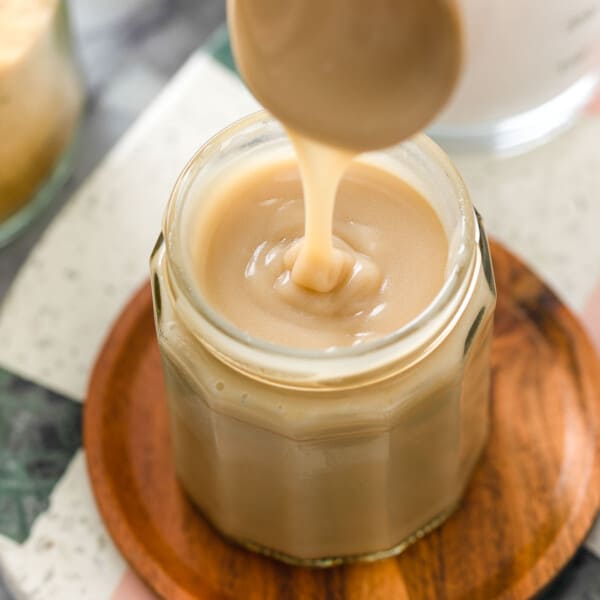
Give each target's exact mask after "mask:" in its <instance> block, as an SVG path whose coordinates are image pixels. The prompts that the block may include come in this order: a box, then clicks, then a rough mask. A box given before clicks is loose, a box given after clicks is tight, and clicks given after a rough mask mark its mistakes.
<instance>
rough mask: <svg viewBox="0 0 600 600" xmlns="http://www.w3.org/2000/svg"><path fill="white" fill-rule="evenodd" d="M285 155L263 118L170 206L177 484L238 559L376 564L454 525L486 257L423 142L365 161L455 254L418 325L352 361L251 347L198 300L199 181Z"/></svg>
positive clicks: (484, 398) (160, 273)
mask: <svg viewBox="0 0 600 600" xmlns="http://www.w3.org/2000/svg"><path fill="white" fill-rule="evenodd" d="M292 156H293V149H292V147H291V144H290V142H289V140H288V139H287V137H286V136H285V134H284V132H283V130H282V128H281V126H280V125H279V124H278V123H277V122H275V121H274V120H272V119H271V118H270V117H268V116H267V115H266V114H265V113H258V114H257V115H253V116H250V117H248V118H246V119H244V120H242V121H240V122H238V123H236V124H234V125H232V126H230V127H229V128H227V129H226V130H224V131H223V132H222V133H220V134H218V135H217V136H215V137H214V138H213V139H211V140H210V141H209V142H208V143H207V144H206V145H205V146H204V147H203V148H202V149H201V150H200V151H199V152H198V153H197V154H196V155H195V156H194V158H193V159H192V160H191V161H190V163H189V164H188V165H187V167H186V168H185V170H184V172H183V174H182V175H181V177H180V178H179V180H178V182H177V184H176V186H175V189H174V191H173V194H172V196H171V199H170V201H169V205H168V208H167V212H166V216H165V220H164V224H163V233H162V234H161V236H160V237H159V240H158V243H157V245H156V248H155V250H154V252H153V254H152V258H151V272H152V284H153V301H154V310H155V320H156V329H157V334H158V340H159V345H160V350H161V355H162V359H163V365H164V372H165V378H166V385H167V395H168V404H169V414H170V421H171V433H172V443H173V452H174V461H175V467H176V472H177V475H178V477H179V479H180V481H181V483H182V485H183V487H184V488H185V489H186V491H187V492H188V494H189V496H190V497H191V499H192V500H193V501H194V502H195V503H196V504H197V505H198V507H199V508H200V509H201V510H202V512H203V513H204V514H205V515H206V516H207V518H208V519H209V520H210V521H211V522H212V523H213V524H214V525H215V526H216V527H217V528H218V529H219V530H220V531H221V532H222V533H224V534H225V535H227V536H228V537H230V538H232V539H234V540H236V541H237V542H239V543H241V544H243V545H246V546H247V547H250V548H252V549H257V550H260V551H263V552H266V553H268V554H271V555H274V556H276V557H278V558H281V559H284V560H288V561H290V562H295V563H301V564H320V565H328V564H333V563H335V562H338V561H341V560H347V559H353V558H359V557H371V558H372V557H379V556H385V555H387V554H392V553H396V552H399V551H401V550H402V549H403V548H404V547H406V545H408V544H409V543H410V542H411V541H413V540H414V539H415V538H416V536H418V535H420V534H422V533H423V532H425V531H427V530H429V529H431V528H432V527H434V526H436V525H437V524H439V523H440V522H441V521H443V519H444V518H445V517H447V516H448V515H449V514H450V513H451V511H452V510H453V509H454V507H456V505H457V504H458V502H459V500H460V498H461V495H462V494H463V491H464V489H465V486H466V484H467V482H468V479H469V476H470V474H471V472H472V469H473V468H474V465H475V464H476V461H477V459H478V457H479V456H480V454H481V451H482V449H483V447H484V444H485V441H486V438H487V433H488V401H489V376H490V357H489V354H490V343H491V333H492V316H493V309H494V306H495V288H494V281H493V275H492V270H491V263H490V259H489V253H488V248H487V242H486V239H485V236H484V233H483V229H482V228H481V225H480V223H479V222H478V219H477V217H476V213H475V211H474V209H473V207H472V205H471V202H470V200H469V197H468V194H467V191H466V190H465V188H464V185H463V183H462V181H461V179H460V177H459V176H458V174H457V172H456V171H455V169H454V167H453V166H452V165H451V163H450V162H449V160H448V158H447V157H446V156H445V155H444V154H443V152H442V151H441V150H440V149H439V148H438V147H437V146H436V145H435V144H434V143H433V142H431V141H430V140H429V139H428V138H426V137H424V136H418V137H417V138H415V139H413V140H411V141H408V142H406V143H404V144H402V145H400V146H397V147H394V148H391V149H387V150H385V151H381V152H374V153H369V154H365V155H362V156H361V157H360V160H362V161H365V162H370V163H373V164H376V165H379V166H381V167H382V168H385V169H387V170H389V171H392V172H395V173H397V174H398V175H399V176H400V177H402V178H403V179H405V180H407V181H408V182H409V183H411V184H412V185H413V186H414V187H416V188H417V189H418V190H419V191H421V193H422V194H423V195H424V197H425V198H426V199H427V200H428V201H429V202H430V203H431V205H432V206H433V208H434V209H435V210H436V212H437V214H438V215H439V216H440V220H441V222H442V224H443V226H444V228H445V230H446V233H447V235H448V239H449V241H450V252H449V260H448V265H447V272H446V280H445V284H444V287H443V289H442V290H441V291H440V293H439V294H438V296H437V297H436V298H435V300H434V301H433V302H432V304H431V305H430V306H429V307H428V308H427V309H426V310H425V311H424V312H423V313H422V314H421V315H420V316H419V317H417V318H416V319H415V320H414V321H412V322H411V323H409V324H407V325H406V326H404V327H403V328H402V329H400V330H398V331H395V332H393V333H392V334H390V335H389V336H387V337H384V338H381V339H379V340H376V341H374V342H370V343H366V344H364V345H362V346H357V347H353V348H339V349H336V350H335V351H308V350H297V349H293V348H288V347H282V346H276V345H274V344H270V343H267V342H264V341H261V340H257V339H255V338H252V337H251V336H249V335H248V334H246V333H244V332H243V331H240V330H238V329H236V328H235V327H234V326H233V325H231V324H230V323H228V322H227V321H225V320H224V319H223V318H222V317H221V316H220V315H219V314H218V313H216V312H215V311H214V310H213V309H212V308H211V307H210V306H209V305H208V304H207V303H206V302H205V301H204V299H203V297H202V294H201V291H200V290H199V289H198V288H197V286H196V284H195V282H194V276H193V268H192V265H191V254H192V252H191V248H190V244H191V241H190V240H191V233H192V231H193V224H194V222H195V219H197V218H198V216H199V214H200V211H202V208H203V198H204V197H205V195H204V194H203V190H204V191H206V190H207V189H208V188H209V186H210V185H211V182H214V181H217V180H218V178H221V177H227V175H228V173H230V172H231V171H230V170H234V169H235V168H236V165H241V164H245V165H247V164H248V163H249V161H258V162H259V163H260V162H262V161H270V160H274V159H281V158H283V159H286V158H290V157H292ZM241 301H243V299H242V300H241Z"/></svg>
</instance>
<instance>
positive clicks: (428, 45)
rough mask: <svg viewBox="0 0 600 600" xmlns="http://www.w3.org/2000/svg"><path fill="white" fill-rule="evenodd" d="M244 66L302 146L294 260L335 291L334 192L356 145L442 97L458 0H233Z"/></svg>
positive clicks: (456, 31) (425, 117) (296, 273)
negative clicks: (301, 226)
mask: <svg viewBox="0 0 600 600" xmlns="http://www.w3.org/2000/svg"><path fill="white" fill-rule="evenodd" d="M227 10H228V23H229V29H230V33H231V39H232V44H233V50H234V54H235V58H236V64H237V66H238V68H239V70H240V72H241V74H242V76H243V78H244V80H245V81H246V83H247V85H248V87H249V88H250V90H251V91H252V92H253V93H254V95H255V96H256V97H257V98H258V100H259V101H260V102H261V103H262V104H263V105H264V106H265V107H266V108H267V110H269V111H270V112H271V113H272V114H273V115H274V116H275V117H276V118H277V119H279V120H280V121H281V122H282V123H283V124H284V126H285V127H286V129H287V131H288V134H289V135H290V138H291V139H292V142H293V144H294V146H295V148H296V153H297V157H298V161H299V165H300V172H301V175H302V183H303V188H304V205H305V236H304V239H303V240H302V241H301V242H300V243H299V244H298V245H296V246H295V247H294V248H292V249H290V250H289V251H288V253H287V255H286V260H285V266H286V267H288V268H290V269H291V274H292V278H293V280H294V282H295V283H296V284H297V285H298V286H302V287H304V288H307V289H310V290H313V291H316V292H320V293H327V292H331V291H333V290H334V289H335V288H336V287H337V286H339V285H340V284H341V283H342V282H343V281H344V279H345V277H346V275H347V273H348V272H349V271H350V270H351V269H352V265H353V261H354V258H353V255H352V253H349V252H347V251H345V250H343V249H340V248H336V247H335V245H334V244H333V239H332V215H333V210H334V203H335V193H336V189H337V187H338V184H339V181H340V179H341V177H342V175H343V172H344V170H345V169H346V168H347V166H348V165H349V164H350V162H351V161H352V159H353V157H354V156H356V154H358V152H361V151H365V150H373V149H378V148H383V147H386V146H390V145H392V144H395V143H398V142H400V141H401V140H403V139H405V138H407V137H409V136H411V135H413V134H414V133H416V132H417V131H419V130H420V129H422V128H423V127H424V126H425V125H426V124H427V123H428V122H429V121H430V120H431V119H432V117H433V116H434V115H435V114H436V113H437V112H438V111H439V110H440V108H441V107H442V106H443V105H444V103H445V102H446V100H447V99H448V97H449V96H450V93H451V91H452V89H453V87H454V85H455V83H456V80H457V77H458V73H459V68H460V63H461V33H460V25H459V20H458V16H457V9H456V6H455V4H454V2H453V1H452V0H370V1H369V2H365V0H319V2H312V1H308V0H286V1H285V2H282V1H281V0H252V1H249V0H228V3H227Z"/></svg>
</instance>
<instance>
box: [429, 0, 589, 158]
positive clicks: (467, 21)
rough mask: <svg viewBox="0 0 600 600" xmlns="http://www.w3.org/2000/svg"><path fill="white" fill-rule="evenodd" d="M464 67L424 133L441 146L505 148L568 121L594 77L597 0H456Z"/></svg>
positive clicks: (542, 136)
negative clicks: (461, 23)
mask: <svg viewBox="0 0 600 600" xmlns="http://www.w3.org/2000/svg"><path fill="white" fill-rule="evenodd" d="M458 3H459V5H460V7H461V10H462V13H463V18H464V28H465V40H466V44H465V65H464V70H463V74H462V77H461V80H460V82H459V84H458V87H457V90H456V91H455V93H454V95H453V97H452V99H451V100H450V102H449V104H448V106H447V108H446V109H445V110H444V112H443V113H442V114H441V115H440V117H439V118H438V119H437V121H436V122H435V123H434V125H433V127H432V128H431V130H430V133H431V134H432V135H433V136H434V137H435V138H436V139H437V140H438V141H440V142H441V143H442V144H444V145H445V146H446V147H447V148H449V149H459V150H460V149H466V150H493V151H501V152H502V151H512V150H520V149H525V148H528V147H530V146H532V145H535V144H538V143H541V142H543V141H545V140H547V139H548V138H549V137H551V136H552V135H553V134H555V133H557V132H559V131H561V130H562V129H564V128H565V127H567V126H568V125H569V124H570V123H572V122H573V120H574V119H575V117H576V116H577V115H578V114H579V113H580V112H581V110H582V109H583V108H584V107H585V105H586V104H587V103H588V102H589V101H590V99H591V98H592V96H593V95H594V93H595V91H596V88H597V87H598V82H599V80H600V0H458Z"/></svg>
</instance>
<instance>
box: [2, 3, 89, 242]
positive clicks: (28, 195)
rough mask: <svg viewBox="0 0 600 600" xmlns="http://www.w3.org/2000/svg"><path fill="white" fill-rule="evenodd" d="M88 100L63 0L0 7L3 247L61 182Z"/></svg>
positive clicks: (51, 195) (32, 217)
mask: <svg viewBox="0 0 600 600" xmlns="http://www.w3.org/2000/svg"><path fill="white" fill-rule="evenodd" d="M83 101H84V88H83V83H82V80H81V77H80V72H79V69H78V66H77V64H76V60H75V57H74V53H73V47H72V43H71V37H70V30H69V21H68V15H67V5H66V2H65V1H64V0H45V1H43V2H41V1H40V0H4V2H0V246H3V245H5V244H7V243H8V242H10V241H11V240H12V239H13V238H14V237H15V236H16V235H17V234H18V233H19V232H21V231H22V230H23V228H24V227H26V226H27V225H28V224H29V222H30V221H31V220H32V219H34V218H35V217H36V216H37V215H38V214H39V213H40V212H41V211H42V210H43V208H45V207H46V206H47V205H48V203H49V201H50V200H51V199H52V197H53V196H54V193H55V192H56V189H57V187H58V186H59V185H60V184H62V183H63V182H64V180H65V178H66V175H67V174H68V172H69V165H70V162H71V156H72V153H73V140H74V137H75V132H76V129H77V125H78V123H79V118H80V114H81V110H82V106H83Z"/></svg>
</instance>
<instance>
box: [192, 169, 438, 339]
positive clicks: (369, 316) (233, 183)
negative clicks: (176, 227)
mask: <svg viewBox="0 0 600 600" xmlns="http://www.w3.org/2000/svg"><path fill="white" fill-rule="evenodd" d="M332 198H333V195H332ZM203 204H204V206H205V207H206V208H205V209H204V210H203V212H202V215H201V216H199V219H198V221H199V227H198V230H197V232H196V236H195V237H194V238H193V240H192V245H191V250H192V253H193V254H194V261H195V265H196V272H197V276H198V282H199V285H200V288H201V289H202V290H203V294H204V296H205V297H206V299H207V300H208V301H209V302H210V303H211V304H212V305H213V306H214V307H215V308H216V309H217V310H218V312H219V313H221V314H222V315H223V316H224V317H226V318H227V319H228V320H229V321H231V322H232V323H233V324H235V325H236V326H237V327H239V328H240V329H242V330H243V331H247V332H249V333H250V334H252V335H253V336H255V337H258V338H262V339H265V340H268V341H271V342H275V343H278V344H284V345H288V346H294V347H302V348H328V347H333V346H347V345H355V344H360V343H362V342H365V341H369V340H372V339H373V338H376V337H379V336H382V335H385V334H386V333H389V332H390V331H394V330H396V329H398V328H400V327H402V325H404V324H405V323H407V322H408V321H410V320H411V319H413V318H414V317H416V316H417V315H418V314H419V313H421V312H422V311H423V310H424V309H425V308H426V306H427V305H428V304H429V303H430V302H431V300H432V299H433V297H434V296H435V294H436V293H437V292H438V291H439V289H440V288H441V286H442V283H443V280H444V270H445V266H446V260H447V249H448V242H447V238H446V234H445V232H444V230H443V228H442V225H441V223H440V221H439V219H438V217H437V215H436V214H435V212H434V211H433V209H432V208H431V207H430V205H429V204H428V203H427V201H426V200H425V199H424V198H423V197H421V196H420V195H419V193H418V192H416V191H415V190H414V189H413V188H411V187H410V186H409V185H408V184H406V183H405V182H403V181H402V180H401V179H399V178H398V177H397V176H395V175H393V174H391V173H389V172H386V171H384V170H383V169H380V168H377V167H375V166H370V165H367V164H363V163H359V162H355V163H353V164H352V166H351V167H350V168H349V169H348V171H347V172H346V174H345V176H344V179H343V181H342V183H341V185H340V188H339V190H338V193H337V200H336V204H335V213H334V216H333V223H332V221H331V219H329V220H328V223H327V228H328V231H330V230H333V234H334V235H333V238H332V243H333V246H334V247H335V248H336V249H337V250H338V251H339V252H340V255H341V256H343V257H344V259H345V261H344V262H343V264H342V267H341V271H340V274H339V283H338V284H337V286H336V287H335V288H334V289H333V290H332V291H331V292H329V293H327V294H324V293H321V292H315V291H313V290H311V289H308V288H306V287H304V286H302V285H299V284H298V283H297V282H296V281H295V280H294V278H293V277H292V274H291V272H290V270H291V268H293V266H294V264H296V265H297V262H296V260H297V256H298V252H299V250H300V246H301V245H302V243H303V242H302V236H303V229H304V226H303V222H304V208H303V197H302V184H301V181H300V174H299V172H298V169H297V166H296V163H295V162H292V161H279V162H269V163H265V164H264V165H263V166H262V167H260V168H257V167H256V166H253V167H251V168H248V169H247V170H246V171H240V170H237V171H234V173H232V174H229V175H228V176H227V177H223V178H222V180H221V182H220V184H215V185H213V186H212V187H211V189H210V190H208V191H206V192H205V194H204V203H203ZM423 274H426V276H423Z"/></svg>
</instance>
